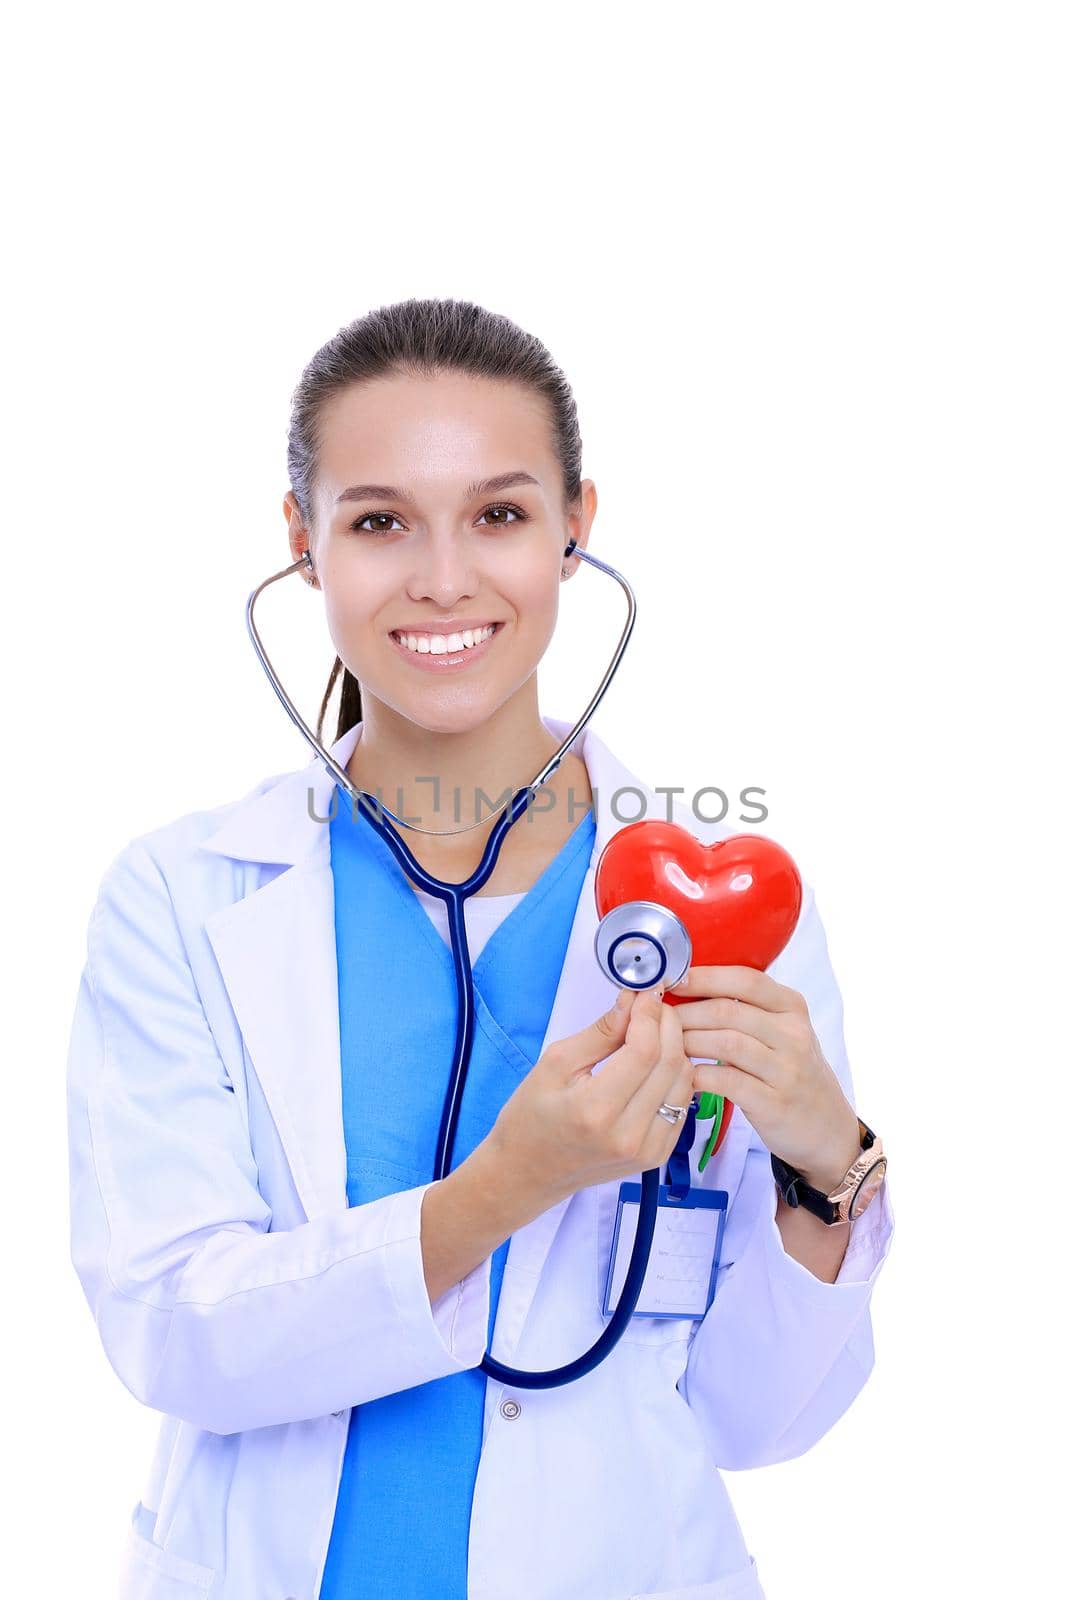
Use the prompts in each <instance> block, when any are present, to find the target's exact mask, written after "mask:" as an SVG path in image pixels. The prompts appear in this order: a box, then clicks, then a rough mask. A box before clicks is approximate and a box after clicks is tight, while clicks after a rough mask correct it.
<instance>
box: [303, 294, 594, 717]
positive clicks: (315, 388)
mask: <svg viewBox="0 0 1067 1600" xmlns="http://www.w3.org/2000/svg"><path fill="white" fill-rule="evenodd" d="M447 370H454V371H457V372H469V373H471V374H472V375H473V376H475V377H480V378H503V379H510V380H511V381H513V382H515V383H525V384H528V385H529V387H530V388H531V389H533V390H535V391H536V392H537V393H538V394H540V395H543V396H544V398H545V400H546V401H547V402H548V408H549V413H550V416H551V419H552V435H553V446H554V449H555V453H556V458H557V460H558V461H559V465H560V471H561V473H562V477H563V498H564V505H565V506H566V507H574V506H576V505H577V504H578V503H579V502H580V500H581V496H582V487H581V484H582V439H581V434H580V433H579V431H578V412H577V409H576V407H575V404H574V397H573V395H572V394H571V389H570V385H569V383H568V382H567V380H566V378H565V377H564V375H563V373H562V372H561V371H560V369H559V367H558V366H557V365H556V363H555V362H554V361H553V359H552V357H551V356H550V355H549V353H548V351H547V350H546V349H545V347H544V345H543V344H542V343H541V341H540V340H539V339H536V338H534V336H533V334H532V333H525V332H524V331H523V329H522V328H520V327H518V326H516V324H515V323H514V322H511V321H510V320H509V319H508V318H507V317H504V316H500V315H499V314H498V313H496V312H493V311H486V310H485V309H484V308H483V307H482V306H478V305H472V304H471V302H470V301H468V300H401V301H399V302H398V303H397V304H396V305H391V306H378V307H377V308H376V309H375V310H374V311H369V312H368V313H367V314H366V316H363V317H360V318H358V319H357V320H356V321H355V322H350V323H349V324H348V326H347V327H345V328H342V329H341V330H340V331H339V332H338V333H336V334H335V335H334V336H333V338H332V339H331V340H330V341H329V343H328V344H324V345H323V347H322V349H321V350H319V351H317V352H316V354H315V355H313V356H312V358H311V360H310V361H309V362H308V364H307V366H306V367H305V368H304V371H303V373H302V374H301V377H300V382H299V383H298V384H297V386H296V388H295V390H294V391H293V396H292V415H291V417H290V422H289V485H290V488H291V489H292V492H293V496H294V498H295V499H296V503H297V505H298V506H299V508H300V515H301V517H302V518H303V522H304V526H305V527H306V528H307V529H309V530H310V529H311V526H312V506H313V504H314V494H313V491H314V484H315V474H316V470H317V467H318V453H319V446H320V443H321V432H320V428H321V418H322V412H323V409H324V407H325V405H326V402H327V401H328V400H330V399H332V397H333V396H334V395H336V394H338V393H340V391H341V390H342V389H347V388H348V386H349V384H352V383H359V382H361V381H362V380H364V379H369V378H380V377H385V376H387V375H389V374H392V373H403V374H410V375H412V376H426V377H432V376H433V375H434V374H435V373H437V372H441V371H447ZM340 671H342V663H341V658H340V656H335V657H334V663H333V668H332V670H331V672H330V678H329V682H328V683H327V685H326V693H325V694H324V695H323V697H322V705H321V707H320V708H319V720H318V725H317V728H316V736H317V738H318V740H319V742H320V743H322V728H323V723H324V721H325V719H326V707H327V704H328V702H329V699H330V694H331V693H332V691H333V686H334V684H335V682H336V681H337V675H338V673H339V672H340ZM343 672H344V676H343V678H342V682H341V704H340V709H339V711H338V714H337V731H336V733H335V734H334V739H333V741H331V742H336V740H338V739H340V738H341V736H342V734H345V733H347V732H348V730H349V729H350V728H352V727H354V725H355V724H356V723H357V722H359V721H360V720H361V719H362V716H363V703H362V699H361V696H360V691H359V680H358V678H355V677H353V676H352V674H351V673H350V672H349V670H348V668H347V667H344V669H343Z"/></svg>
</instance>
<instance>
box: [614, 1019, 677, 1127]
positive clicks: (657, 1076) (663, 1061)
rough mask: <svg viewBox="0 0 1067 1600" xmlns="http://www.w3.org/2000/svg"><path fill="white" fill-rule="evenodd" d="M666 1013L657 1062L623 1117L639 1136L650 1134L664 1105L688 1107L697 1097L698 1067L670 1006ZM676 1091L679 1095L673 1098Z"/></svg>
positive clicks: (632, 1097)
mask: <svg viewBox="0 0 1067 1600" xmlns="http://www.w3.org/2000/svg"><path fill="white" fill-rule="evenodd" d="M663 1013H664V1015H663V1023H662V1026H661V1029H660V1054H659V1058H658V1060H657V1063H656V1066H655V1068H654V1070H653V1071H652V1072H650V1073H649V1074H648V1076H647V1078H646V1079H645V1081H644V1082H643V1083H642V1084H641V1085H640V1087H639V1088H638V1089H637V1090H635V1092H634V1093H633V1094H632V1095H631V1097H630V1099H629V1101H628V1102H627V1104H626V1106H625V1108H624V1109H623V1111H622V1113H621V1114H620V1117H619V1123H620V1127H625V1129H626V1131H627V1133H628V1134H631V1135H632V1136H633V1137H634V1138H636V1139H638V1140H642V1139H644V1137H645V1136H646V1135H647V1133H648V1131H649V1129H650V1127H651V1125H652V1118H653V1117H654V1116H655V1115H656V1113H657V1111H658V1109H659V1107H660V1106H661V1105H664V1104H665V1103H667V1104H670V1105H676V1106H678V1105H680V1106H682V1107H688V1105H689V1102H690V1100H691V1099H692V1098H693V1089H692V1082H693V1074H694V1068H693V1065H692V1062H691V1061H690V1060H689V1058H688V1056H687V1055H686V1053H685V1050H684V1049H683V1047H682V1030H681V1028H680V1027H679V1025H678V1022H677V1019H676V1018H675V1017H674V1016H672V1014H671V1008H670V1006H664V1007H663ZM674 1095H677V1096H678V1098H677V1099H673V1098H672V1096H674Z"/></svg>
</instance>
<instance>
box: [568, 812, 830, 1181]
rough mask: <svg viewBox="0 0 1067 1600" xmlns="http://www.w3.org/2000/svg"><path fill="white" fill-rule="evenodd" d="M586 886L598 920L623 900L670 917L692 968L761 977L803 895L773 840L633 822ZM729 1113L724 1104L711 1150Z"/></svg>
mask: <svg viewBox="0 0 1067 1600" xmlns="http://www.w3.org/2000/svg"><path fill="white" fill-rule="evenodd" d="M593 887H594V895H595V898H596V908H597V915H598V916H600V917H604V916H606V915H607V913H608V912H609V911H612V910H614V908H615V907H616V906H619V905H623V904H624V903H625V902H626V901H628V900H654V901H655V902H656V903H657V904H658V905H661V906H666V907H667V908H668V909H669V910H671V911H673V912H674V913H675V915H676V916H678V917H679V918H680V919H681V921H682V922H684V924H685V926H686V930H687V932H688V934H689V937H690V939H691V940H692V944H693V961H692V964H693V966H696V967H711V966H715V967H718V966H730V967H733V966H740V967H756V968H758V969H759V970H760V971H761V972H762V971H764V970H765V969H766V968H767V967H769V966H770V964H771V962H772V961H773V960H774V959H775V957H776V956H778V955H780V954H781V952H782V951H783V950H784V949H785V946H786V945H787V943H788V942H789V939H790V937H791V936H792V933H793V929H794V928H795V927H796V925H797V921H798V919H799V917H800V902H801V896H802V885H801V879H800V873H799V871H798V870H797V866H796V863H795V861H794V860H793V858H792V856H790V855H789V853H788V852H787V851H785V850H783V849H782V847H781V845H778V844H775V842H774V840H773V839H766V838H764V837H763V835H762V834H757V833H735V834H733V835H731V836H730V837H729V838H726V839H717V840H716V841H715V843H714V844H707V845H706V844H702V843H701V842H700V840H699V839H696V838H694V836H693V835H692V834H691V833H689V832H688V830H687V829H685V828H682V827H679V826H678V824H677V823H674V822H664V821H660V820H655V819H654V820H651V821H645V822H632V823H630V824H629V825H628V826H627V827H625V828H620V829H619V831H618V832H617V833H616V834H615V835H614V836H613V837H612V838H611V839H610V840H609V841H608V843H607V844H606V845H605V847H604V850H603V852H602V854H601V857H600V860H599V861H598V863H597V869H596V877H595V879H594V886H593ZM663 998H664V1000H665V1001H666V1002H667V1003H668V1004H669V1005H683V1004H685V1003H687V1001H688V1000H689V999H691V998H692V997H691V996H687V995H686V994H685V993H682V994H672V993H671V992H670V991H669V990H668V991H667V993H666V994H664V996H663ZM732 1112H733V1102H732V1101H730V1100H726V1101H725V1103H724V1106H723V1116H722V1121H721V1123H720V1125H719V1127H718V1129H717V1130H716V1138H715V1149H716V1150H717V1149H718V1148H719V1147H720V1146H721V1144H722V1141H723V1139H724V1137H725V1135H726V1129H727V1127H728V1125H729V1121H730V1116H731V1115H732ZM712 1153H714V1151H713V1152H712Z"/></svg>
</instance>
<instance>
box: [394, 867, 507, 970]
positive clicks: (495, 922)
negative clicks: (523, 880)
mask: <svg viewBox="0 0 1067 1600" xmlns="http://www.w3.org/2000/svg"><path fill="white" fill-rule="evenodd" d="M412 889H413V890H414V893H415V898H416V899H417V900H418V902H419V904H420V905H421V906H422V908H423V910H424V911H425V912H426V914H427V916H428V917H429V919H430V921H431V922H432V923H433V925H434V927H435V928H436V929H437V931H438V933H439V934H440V935H441V938H442V939H443V940H444V942H445V944H446V945H447V946H448V948H449V950H451V949H452V940H451V939H450V938H449V934H448V912H447V910H446V909H445V903H444V901H443V900H439V899H438V897H437V896H436V895H435V894H427V893H426V891H425V890H424V889H415V886H414V884H412ZM526 892H527V891H526V890H525V889H522V890H520V891H519V893H518V894H472V895H471V896H470V897H469V898H468V899H467V900H466V901H465V902H464V907H463V911H464V915H465V917H466V919H467V944H468V945H469V946H470V953H471V966H472V967H473V965H474V963H475V962H476V961H477V959H478V957H479V956H480V955H481V953H482V950H483V949H484V948H485V945H486V943H487V942H488V939H489V936H490V934H492V933H493V932H495V930H496V929H497V928H498V927H499V926H500V924H501V923H502V922H503V920H504V918H505V917H506V916H507V915H508V913H509V912H510V911H512V910H513V909H514V907H515V906H517V905H518V903H519V901H520V900H521V899H522V898H523V896H524V895H525V894H526Z"/></svg>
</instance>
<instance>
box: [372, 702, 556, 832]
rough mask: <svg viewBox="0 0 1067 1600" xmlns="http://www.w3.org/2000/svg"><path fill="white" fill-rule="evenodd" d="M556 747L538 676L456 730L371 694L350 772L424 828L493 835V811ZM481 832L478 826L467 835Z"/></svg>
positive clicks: (529, 777) (513, 793)
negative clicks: (427, 724) (411, 715)
mask: <svg viewBox="0 0 1067 1600" xmlns="http://www.w3.org/2000/svg"><path fill="white" fill-rule="evenodd" d="M527 689H529V691H530V692H526V691H527ZM558 745H559V740H558V739H557V738H556V737H555V735H554V734H552V733H550V732H549V730H548V729H547V728H546V727H545V725H544V723H543V722H542V721H541V718H540V715H539V713H538V709H537V695H536V680H535V679H532V678H531V679H530V680H528V684H527V686H525V687H524V689H522V690H520V691H519V692H518V693H516V694H514V695H512V696H511V698H510V699H509V700H508V701H506V702H505V703H504V704H503V705H502V706H500V707H499V708H498V709H497V710H496V711H495V712H494V713H493V714H492V716H490V717H489V718H487V719H486V720H485V721H484V722H481V723H479V724H478V725H477V727H473V728H464V729H462V730H460V731H458V732H451V731H447V730H445V731H442V730H437V729H432V728H424V727H421V726H420V725H419V724H417V723H414V722H412V721H410V720H409V719H408V718H407V717H404V716H402V715H400V713H398V712H397V711H396V710H395V709H394V708H393V707H391V706H388V705H386V704H385V703H384V702H383V701H380V700H376V699H375V698H374V697H373V696H371V695H368V694H366V693H365V694H364V696H363V729H362V732H361V733H360V736H359V739H358V740H357V742H356V747H355V749H354V750H353V752H352V755H351V757H350V758H349V761H348V766H347V768H346V770H347V772H348V775H349V777H350V778H351V779H352V782H353V783H354V784H356V786H357V787H358V788H360V789H365V790H366V791H367V793H368V794H369V795H371V796H374V797H379V798H380V799H381V801H382V803H383V804H384V805H386V806H387V807H388V808H389V809H390V811H393V812H394V813H395V814H396V815H397V816H398V817H403V818H407V819H409V820H411V821H414V822H417V823H418V825H419V826H420V827H423V828H430V829H432V830H434V831H435V832H436V831H441V832H447V831H449V830H451V829H457V828H461V827H464V826H465V825H468V824H471V823H478V822H481V823H483V825H484V832H485V833H486V834H487V833H488V831H489V830H490V828H491V827H492V826H493V824H494V823H495V822H496V820H497V816H492V817H490V816H489V813H490V812H491V811H494V810H495V809H496V807H498V806H500V805H501V804H502V803H503V802H504V801H505V800H506V799H508V798H510V797H511V796H513V795H515V794H517V793H518V791H519V790H520V789H521V788H522V787H523V786H524V785H525V784H527V783H529V782H530V780H531V779H532V778H534V777H536V776H537V774H538V773H539V772H540V770H541V768H542V767H543V766H544V765H545V762H546V761H547V760H548V759H549V757H550V756H551V755H552V754H553V753H554V751H555V750H556V749H557V747H558ZM555 776H558V774H557V775H555ZM497 815H499V813H497ZM482 832H483V829H480V828H477V827H472V828H471V829H470V831H469V833H467V834H466V838H467V839H468V840H473V838H475V837H480V836H481V834H482Z"/></svg>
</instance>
